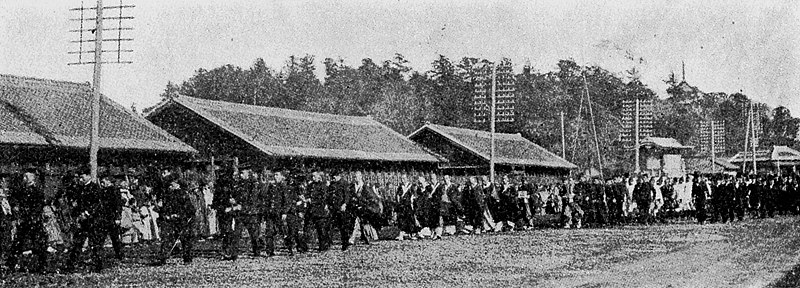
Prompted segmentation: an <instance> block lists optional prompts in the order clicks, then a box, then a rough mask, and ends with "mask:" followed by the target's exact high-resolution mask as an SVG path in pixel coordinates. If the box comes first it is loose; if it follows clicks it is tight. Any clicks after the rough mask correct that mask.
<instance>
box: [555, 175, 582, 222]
mask: <svg viewBox="0 0 800 288" xmlns="http://www.w3.org/2000/svg"><path fill="white" fill-rule="evenodd" d="M559 194H560V196H561V205H562V206H563V207H562V209H561V213H562V219H563V222H564V223H563V224H564V228H571V227H572V224H573V222H574V225H575V228H578V229H580V228H581V225H582V224H581V221H582V220H583V215H584V213H583V209H582V208H581V205H580V204H579V199H580V198H581V197H582V191H580V187H579V186H578V185H576V184H575V181H574V180H573V179H572V178H567V179H564V182H563V183H562V185H561V186H560V187H559Z"/></svg>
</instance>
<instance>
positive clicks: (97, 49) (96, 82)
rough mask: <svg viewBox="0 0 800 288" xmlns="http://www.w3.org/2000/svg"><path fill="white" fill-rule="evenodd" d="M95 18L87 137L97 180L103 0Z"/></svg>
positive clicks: (99, 0)
mask: <svg viewBox="0 0 800 288" xmlns="http://www.w3.org/2000/svg"><path fill="white" fill-rule="evenodd" d="M96 10H97V17H96V18H97V19H96V24H95V26H94V27H95V32H94V73H93V76H92V133H91V136H90V137H89V166H91V169H92V179H93V180H94V181H97V180H98V179H97V151H98V150H99V143H97V142H98V141H99V140H100V139H98V138H99V137H100V95H101V94H100V93H101V92H100V79H101V78H100V75H101V73H102V71H103V64H102V63H103V0H97V8H96Z"/></svg>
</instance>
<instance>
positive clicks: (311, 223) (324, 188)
mask: <svg viewBox="0 0 800 288" xmlns="http://www.w3.org/2000/svg"><path fill="white" fill-rule="evenodd" d="M311 175H312V179H311V183H309V184H308V187H307V189H306V196H305V201H306V205H307V208H306V213H305V233H304V234H305V236H306V243H308V242H310V241H309V240H310V239H309V237H310V236H311V234H312V230H315V231H316V233H317V243H318V245H319V251H327V250H328V249H330V247H331V244H332V243H331V226H330V217H331V210H333V209H339V208H340V207H341V206H339V207H332V206H330V205H329V204H328V201H329V199H328V185H326V183H325V182H323V181H322V172H321V171H314V172H313V173H312V174H311Z"/></svg>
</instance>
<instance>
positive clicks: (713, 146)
mask: <svg viewBox="0 0 800 288" xmlns="http://www.w3.org/2000/svg"><path fill="white" fill-rule="evenodd" d="M709 122H710V124H709V125H710V126H711V127H710V128H711V173H714V172H717V171H716V169H715V168H716V167H714V163H715V161H714V160H716V159H714V158H715V157H716V155H714V154H716V150H715V149H714V148H716V146H715V145H714V142H716V141H715V140H716V138H714V120H711V121H709Z"/></svg>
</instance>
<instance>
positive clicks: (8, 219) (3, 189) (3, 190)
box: [0, 174, 16, 270]
mask: <svg viewBox="0 0 800 288" xmlns="http://www.w3.org/2000/svg"><path fill="white" fill-rule="evenodd" d="M8 179H9V177H8V175H5V174H0V261H4V260H5V259H6V254H7V253H8V252H9V251H11V230H12V229H13V225H14V223H13V221H14V216H16V215H14V213H13V209H12V208H11V202H10V201H13V200H9V194H10V191H11V190H10V189H9V183H8V182H9V181H8ZM2 269H5V267H0V270H2Z"/></svg>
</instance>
